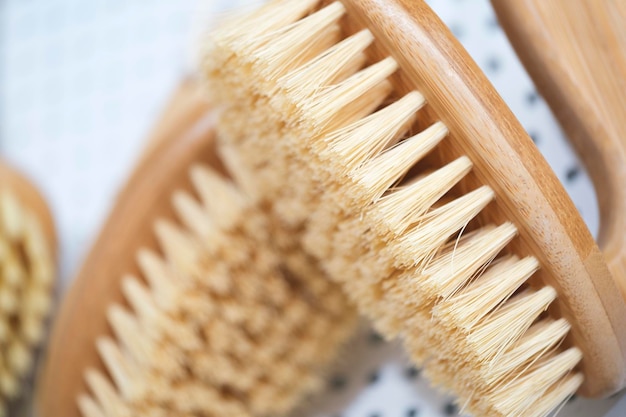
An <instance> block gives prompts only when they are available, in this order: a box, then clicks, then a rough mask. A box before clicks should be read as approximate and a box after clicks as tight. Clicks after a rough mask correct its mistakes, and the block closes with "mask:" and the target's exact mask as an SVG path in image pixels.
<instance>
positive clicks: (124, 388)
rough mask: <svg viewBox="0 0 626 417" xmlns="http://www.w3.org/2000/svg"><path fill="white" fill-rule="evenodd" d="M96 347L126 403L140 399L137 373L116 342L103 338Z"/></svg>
mask: <svg viewBox="0 0 626 417" xmlns="http://www.w3.org/2000/svg"><path fill="white" fill-rule="evenodd" d="M96 347H97V349H98V352H99V353H100V357H101V358H102V360H103V362H104V364H105V365H106V368H107V371H108V372H109V374H110V375H111V377H112V378H113V382H114V383H115V386H116V387H117V389H118V390H119V391H120V394H121V396H122V397H123V398H124V399H125V400H126V401H133V400H136V399H138V398H139V397H140V395H141V393H142V390H141V387H140V386H139V380H138V379H137V377H136V374H137V371H136V369H133V367H132V365H131V364H130V362H129V361H128V360H127V359H126V358H125V357H124V355H123V354H122V352H121V351H120V349H119V348H118V346H117V345H116V344H115V342H113V340H112V339H110V338H108V337H102V338H100V339H98V341H97V342H96Z"/></svg>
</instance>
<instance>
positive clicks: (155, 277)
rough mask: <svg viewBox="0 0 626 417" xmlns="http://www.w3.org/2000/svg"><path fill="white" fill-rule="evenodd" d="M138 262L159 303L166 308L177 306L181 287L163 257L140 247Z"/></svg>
mask: <svg viewBox="0 0 626 417" xmlns="http://www.w3.org/2000/svg"><path fill="white" fill-rule="evenodd" d="M137 263H138V264H139V267H140V269H141V272H142V273H143V276H144V277H145V278H146V280H147V281H148V283H149V284H150V288H151V289H152V292H153V294H154V299H155V301H156V302H157V304H158V305H159V306H160V307H162V308H163V309H164V310H169V309H170V308H175V307H176V306H177V301H176V300H177V299H178V297H179V295H180V292H181V287H180V282H179V280H178V279H176V278H177V277H176V276H175V275H174V274H173V272H172V271H171V270H170V269H169V268H168V267H167V265H165V264H164V263H163V261H162V260H161V258H159V257H158V256H157V255H156V254H155V253H154V252H152V251H149V250H147V249H140V250H139V251H138V252H137ZM177 284H178V285H177Z"/></svg>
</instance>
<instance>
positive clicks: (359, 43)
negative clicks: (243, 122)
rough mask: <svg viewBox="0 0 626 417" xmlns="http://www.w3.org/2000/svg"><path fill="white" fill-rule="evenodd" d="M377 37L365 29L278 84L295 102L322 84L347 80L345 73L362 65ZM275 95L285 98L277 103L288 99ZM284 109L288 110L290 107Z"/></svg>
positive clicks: (354, 70) (278, 97)
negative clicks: (364, 56)
mask: <svg viewBox="0 0 626 417" xmlns="http://www.w3.org/2000/svg"><path fill="white" fill-rule="evenodd" d="M373 39H374V38H373V36H372V34H371V33H370V31H369V30H362V31H360V32H358V33H356V34H354V35H352V36H350V37H348V38H346V39H344V40H343V41H341V42H339V43H337V44H336V45H333V46H332V47H330V48H329V49H328V50H326V51H324V52H323V53H322V54H320V55H319V56H317V57H316V58H314V59H312V60H311V61H310V62H309V63H307V64H305V65H303V66H301V67H300V68H298V69H297V70H295V71H292V72H289V73H288V74H287V75H285V76H283V77H281V78H280V79H279V80H278V84H279V85H280V86H281V88H282V89H283V90H284V91H283V94H286V95H287V96H289V98H290V101H291V103H292V104H293V103H300V102H302V101H303V100H306V99H308V98H309V97H310V95H311V94H313V93H314V92H315V91H316V90H317V89H319V88H320V87H322V86H327V85H330V84H333V83H336V82H340V81H343V79H344V78H345V77H343V76H342V75H343V74H345V73H348V74H350V75H351V74H353V73H354V72H356V71H357V70H358V69H359V68H360V67H361V65H362V62H363V55H362V53H363V51H364V50H365V49H366V48H367V47H368V46H369V45H370V44H371V43H372V41H373ZM272 99H276V100H281V101H280V102H277V103H276V102H275V103H276V104H277V105H280V104H284V103H285V101H286V100H284V99H282V97H281V96H274V97H272ZM278 108H281V107H280V106H279V107H278ZM282 109H283V110H287V109H289V107H287V108H285V107H282Z"/></svg>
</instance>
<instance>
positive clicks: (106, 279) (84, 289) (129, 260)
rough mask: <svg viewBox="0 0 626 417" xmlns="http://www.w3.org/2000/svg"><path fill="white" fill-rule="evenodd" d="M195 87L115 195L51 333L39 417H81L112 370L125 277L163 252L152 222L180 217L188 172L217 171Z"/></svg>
mask: <svg viewBox="0 0 626 417" xmlns="http://www.w3.org/2000/svg"><path fill="white" fill-rule="evenodd" d="M196 92H197V87H196V86H195V85H194V84H193V83H190V82H187V83H185V84H183V85H182V86H181V89H180V90H179V91H178V93H177V94H176V95H175V96H174V98H173V100H172V103H173V104H172V106H173V107H172V106H170V107H168V108H167V109H166V112H165V113H164V115H163V117H162V118H161V119H160V122H159V124H158V125H157V126H158V127H157V128H156V129H155V130H154V131H153V133H152V135H151V137H150V140H149V142H148V144H149V146H148V150H147V151H146V153H145V154H144V156H143V158H142V159H141V162H140V163H139V164H138V166H137V168H136V169H135V171H134V173H133V175H132V176H131V178H130V179H129V181H128V182H127V183H126V185H125V187H124V188H123V190H122V191H121V193H120V194H119V196H118V197H117V201H116V203H115V206H114V208H113V210H112V212H111V214H110V216H109V218H108V220H107V221H106V223H105V224H104V226H103V228H102V231H101V233H100V235H99V237H98V239H97V240H96V242H95V244H94V246H93V247H92V249H91V251H90V252H89V255H88V257H87V259H86V260H85V262H84V263H83V265H82V268H81V269H80V271H79V273H78V275H77V276H76V277H75V279H74V281H73V283H72V285H71V288H70V289H69V291H68V293H67V294H66V296H65V299H64V301H63V304H62V306H61V309H60V311H59V313H58V317H57V319H56V322H55V324H54V327H53V332H52V336H51V340H50V347H49V350H48V353H47V358H46V360H45V364H44V367H43V369H42V372H41V374H40V377H39V380H38V387H37V391H38V393H37V401H36V413H37V415H38V416H41V417H58V416H64V417H79V416H80V414H79V411H78V408H77V406H76V399H77V396H78V395H79V394H80V393H86V392H87V388H86V385H85V383H84V379H83V373H84V371H85V370H86V369H88V368H95V369H99V370H101V371H102V372H103V373H104V374H106V370H105V368H104V366H103V364H102V363H101V361H100V358H99V355H98V353H97V351H96V344H95V341H96V338H97V337H100V336H103V335H110V336H112V333H111V330H110V328H109V327H108V324H107V322H106V314H105V311H106V309H107V307H108V306H110V305H112V304H113V303H120V304H122V305H124V304H125V302H124V298H123V296H122V293H121V285H120V283H121V279H122V276H123V275H124V274H126V273H131V274H135V275H136V276H141V274H139V271H138V268H137V265H136V263H135V256H136V253H137V251H138V249H139V248H142V247H144V248H150V249H152V250H154V251H155V252H157V253H159V252H160V251H159V249H158V246H157V244H156V241H155V239H154V237H153V233H152V228H153V225H154V221H155V220H156V219H157V218H159V217H162V218H169V219H174V214H173V212H172V208H171V196H172V193H173V192H174V191H175V190H178V189H182V190H187V191H189V192H192V187H191V184H190V183H189V180H188V169H189V167H190V166H191V164H193V163H195V162H200V163H207V164H210V165H211V166H214V167H217V168H219V166H220V165H219V163H218V162H217V159H216V157H215V152H214V141H213V129H212V126H213V125H212V120H211V118H210V116H209V117H207V106H206V104H205V103H203V102H202V101H200V100H198V96H197V95H196Z"/></svg>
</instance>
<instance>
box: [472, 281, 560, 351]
mask: <svg viewBox="0 0 626 417" xmlns="http://www.w3.org/2000/svg"><path fill="white" fill-rule="evenodd" d="M555 298H556V291H555V290H554V289H553V288H552V287H543V288H541V289H539V290H532V289H528V290H525V291H523V292H522V293H520V294H519V295H516V296H514V297H512V298H511V299H510V300H508V301H507V302H506V303H504V304H503V305H502V307H501V308H499V309H497V310H496V311H494V312H493V313H491V314H490V315H488V316H487V317H486V318H485V320H484V321H483V322H482V323H480V324H479V325H477V326H476V327H474V328H473V329H472V332H471V333H470V334H469V335H468V336H467V342H468V344H469V345H470V346H471V349H472V351H473V353H474V354H475V355H476V356H477V357H478V358H481V359H493V358H494V357H499V356H500V355H502V353H503V352H504V351H505V350H506V348H507V347H509V346H510V345H511V344H513V343H514V342H515V341H516V340H518V339H519V338H520V337H522V335H523V334H524V333H525V332H526V331H527V330H528V328H529V327H530V326H531V325H532V323H533V322H534V321H535V320H536V319H537V317H538V316H539V315H540V314H541V313H543V312H544V311H545V310H546V309H547V308H548V306H549V305H550V303H552V301H554V299H555Z"/></svg>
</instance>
